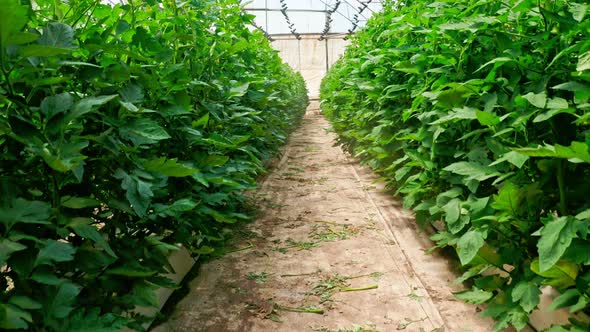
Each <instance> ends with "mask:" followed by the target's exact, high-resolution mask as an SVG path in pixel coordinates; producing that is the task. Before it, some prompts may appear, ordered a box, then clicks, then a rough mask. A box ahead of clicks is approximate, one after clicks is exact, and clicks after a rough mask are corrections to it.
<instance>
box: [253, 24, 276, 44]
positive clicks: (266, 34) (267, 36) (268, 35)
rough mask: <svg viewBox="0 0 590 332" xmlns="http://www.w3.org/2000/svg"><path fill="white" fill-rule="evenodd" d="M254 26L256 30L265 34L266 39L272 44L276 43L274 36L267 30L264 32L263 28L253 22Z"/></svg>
mask: <svg viewBox="0 0 590 332" xmlns="http://www.w3.org/2000/svg"><path fill="white" fill-rule="evenodd" d="M252 26H253V27H255V28H256V29H258V30H260V31H262V34H264V37H266V39H268V41H270V42H273V41H274V39H273V38H272V36H271V35H270V34H269V33H268V32H267V31H266V30H264V29H263V28H262V27H261V26H259V25H258V24H256V22H254V21H252Z"/></svg>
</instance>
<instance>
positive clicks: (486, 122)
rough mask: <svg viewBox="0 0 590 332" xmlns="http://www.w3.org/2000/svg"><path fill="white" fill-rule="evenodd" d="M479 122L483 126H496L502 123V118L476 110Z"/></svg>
mask: <svg viewBox="0 0 590 332" xmlns="http://www.w3.org/2000/svg"><path fill="white" fill-rule="evenodd" d="M475 114H476V115H477V120H478V121H479V123H481V125H482V126H490V127H492V126H495V125H497V124H498V123H500V117H499V116H497V115H496V114H494V113H491V112H485V111H480V110H476V111H475Z"/></svg>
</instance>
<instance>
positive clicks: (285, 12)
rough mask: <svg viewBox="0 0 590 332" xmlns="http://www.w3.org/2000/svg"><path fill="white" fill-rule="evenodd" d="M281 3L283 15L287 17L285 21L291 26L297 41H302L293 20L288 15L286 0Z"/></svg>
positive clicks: (281, 0) (290, 28)
mask: <svg viewBox="0 0 590 332" xmlns="http://www.w3.org/2000/svg"><path fill="white" fill-rule="evenodd" d="M280 2H281V13H282V14H283V16H284V17H285V21H286V22H287V25H288V26H289V30H290V31H291V33H292V34H293V35H294V36H295V38H297V40H300V39H301V35H300V34H299V33H298V32H297V30H296V29H295V24H294V23H291V19H290V18H289V15H288V14H287V9H288V8H287V4H286V3H285V0H280Z"/></svg>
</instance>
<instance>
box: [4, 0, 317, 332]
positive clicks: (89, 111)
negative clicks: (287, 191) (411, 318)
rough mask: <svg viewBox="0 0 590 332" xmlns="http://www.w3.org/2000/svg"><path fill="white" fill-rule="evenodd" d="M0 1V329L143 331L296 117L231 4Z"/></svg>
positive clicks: (295, 82)
mask: <svg viewBox="0 0 590 332" xmlns="http://www.w3.org/2000/svg"><path fill="white" fill-rule="evenodd" d="M123 3H124V5H122V4H117V5H114V6H110V5H106V4H104V1H99V0H80V1H68V2H63V3H62V2H61V1H44V0H37V1H34V2H33V1H31V2H28V1H18V0H0V17H2V19H0V69H1V70H0V329H2V330H12V329H20V330H29V331H119V330H120V329H121V328H122V327H129V328H132V329H137V330H142V327H141V324H142V323H143V322H145V321H146V320H147V319H148V318H146V317H142V316H141V315H139V314H137V313H135V312H134V308H136V307H138V306H158V305H159V304H158V303H157V302H158V301H157V299H156V297H155V295H154V290H155V289H157V288H159V287H176V285H174V284H173V283H172V282H171V281H170V280H169V279H168V278H166V277H165V276H164V274H166V273H169V272H172V268H171V267H170V266H169V264H168V262H167V257H168V255H169V254H170V252H171V251H174V250H178V246H177V244H182V245H184V246H185V247H187V248H189V249H190V250H191V251H192V252H193V254H195V255H198V254H207V253H210V252H211V251H212V250H213V249H212V246H213V245H214V244H215V242H218V241H221V240H223V237H224V234H225V231H224V229H225V228H226V226H227V224H231V223H235V222H237V221H240V220H244V219H247V218H248V215H247V214H246V213H245V211H246V210H245V199H244V197H243V192H244V190H247V189H251V188H253V187H254V186H255V184H256V182H255V180H256V178H257V176H258V175H260V174H261V173H262V172H263V171H264V170H263V166H264V163H265V162H266V161H267V160H268V159H269V158H270V157H271V156H272V155H273V154H274V153H275V152H276V151H277V149H278V148H279V147H280V145H281V144H283V143H284V142H285V139H286V135H287V134H288V132H289V130H291V129H292V128H293V127H294V125H296V123H297V122H298V120H299V119H300V117H301V116H302V114H303V112H304V110H305V107H306V105H307V95H306V89H305V85H304V82H303V79H302V78H301V76H300V75H298V74H295V73H294V72H293V71H292V70H291V69H290V68H289V67H288V66H287V65H285V64H283V63H282V62H281V60H280V58H279V57H278V55H277V52H275V51H274V50H272V49H271V47H270V45H269V43H268V42H267V40H266V38H265V37H264V36H263V35H262V33H261V32H259V31H252V30H254V29H253V28H252V27H251V23H252V19H253V16H251V15H248V14H246V13H245V12H244V11H243V10H242V8H241V7H240V5H239V4H238V1H234V0H215V1H214V0H193V1H166V2H161V1H155V0H151V1H139V0H132V1H124V2H123Z"/></svg>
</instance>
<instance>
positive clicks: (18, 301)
mask: <svg viewBox="0 0 590 332" xmlns="http://www.w3.org/2000/svg"><path fill="white" fill-rule="evenodd" d="M8 303H10V304H13V305H16V306H18V307H20V308H21V309H28V310H35V309H41V308H42V307H43V305H42V304H41V303H39V302H37V301H35V300H33V299H31V298H30V297H27V296H22V295H14V296H12V297H10V299H9V300H8Z"/></svg>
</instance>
